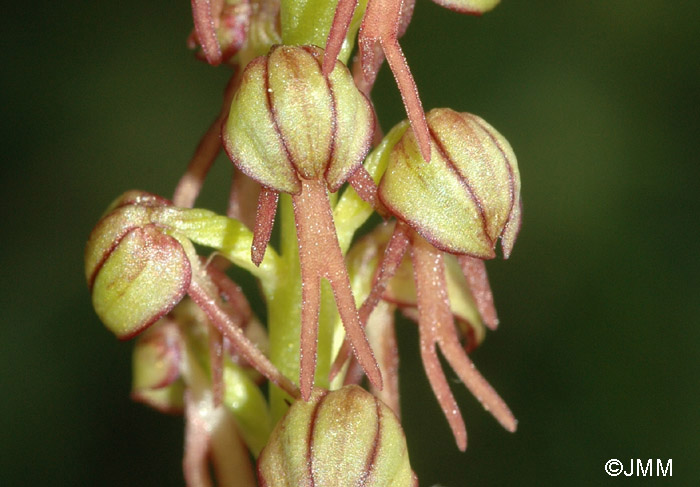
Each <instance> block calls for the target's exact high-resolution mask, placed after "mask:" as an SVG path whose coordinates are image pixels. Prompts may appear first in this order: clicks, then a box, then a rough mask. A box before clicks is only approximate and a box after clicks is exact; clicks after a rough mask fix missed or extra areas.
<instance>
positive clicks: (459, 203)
mask: <svg viewBox="0 0 700 487" xmlns="http://www.w3.org/2000/svg"><path fill="white" fill-rule="evenodd" d="M426 118H427V121H428V126H429V128H430V134H431V140H432V143H431V148H432V149H431V150H432V157H431V162H430V163H425V161H424V160H423V158H422V157H421V154H420V150H419V147H418V144H417V142H416V138H415V136H414V135H413V131H412V130H411V129H408V130H407V131H406V132H405V133H404V135H403V137H402V138H401V139H400V140H399V141H398V142H397V143H396V145H394V147H393V148H392V151H391V154H390V156H389V157H390V158H389V165H388V168H387V170H386V172H385V173H384V176H383V177H382V181H381V183H380V185H379V197H380V199H381V200H382V202H383V203H384V204H385V205H386V206H387V208H389V210H390V211H391V212H392V213H394V214H395V215H396V216H397V217H398V218H400V219H401V220H403V221H405V222H406V223H408V224H409V225H410V226H411V227H412V228H413V229H414V230H415V231H417V232H418V233H419V234H420V235H422V236H423V237H424V238H425V239H426V240H428V241H429V242H430V243H431V244H433V245H434V246H435V247H437V248H439V249H441V250H444V251H446V252H450V253H455V254H466V255H470V256H472V257H478V258H481V259H490V258H493V257H494V256H495V253H494V248H495V246H496V241H497V239H498V238H499V237H500V238H501V242H502V246H503V254H504V256H505V258H508V256H509V255H510V253H511V251H512V249H513V244H514V243H515V238H516V237H517V233H518V230H519V228H520V174H519V172H518V166H517V162H516V159H515V154H514V153H513V150H512V149H511V147H510V144H508V141H507V140H506V139H505V138H504V137H503V136H502V135H501V134H499V133H498V132H497V131H496V129H494V128H493V127H491V126H490V125H489V124H487V123H486V122H485V121H484V120H482V119H481V118H479V117H477V116H476V115H472V114H469V113H457V112H455V111H453V110H450V109H444V108H443V109H434V110H431V111H430V112H429V113H428V114H427V115H426Z"/></svg>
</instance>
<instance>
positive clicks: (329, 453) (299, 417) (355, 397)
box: [258, 386, 417, 487]
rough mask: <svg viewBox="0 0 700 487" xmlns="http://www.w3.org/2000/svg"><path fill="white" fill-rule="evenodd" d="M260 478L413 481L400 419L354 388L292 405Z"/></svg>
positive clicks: (394, 486) (393, 485)
mask: <svg viewBox="0 0 700 487" xmlns="http://www.w3.org/2000/svg"><path fill="white" fill-rule="evenodd" d="M258 478H259V481H260V484H261V485H264V486H266V487H298V486H309V485H314V486H316V487H357V486H364V487H409V486H414V485H416V484H417V482H416V479H415V476H414V475H413V472H412V471H411V466H410V463H409V459H408V451H407V449H406V438H405V437H404V433H403V430H402V429H401V425H400V424H399V421H398V419H397V418H396V416H395V415H394V413H393V412H392V411H391V410H390V409H389V408H388V407H387V406H386V405H385V404H383V403H382V402H380V401H379V400H378V399H377V398H375V397H374V396H372V395H371V394H370V393H369V392H367V391H365V390H364V389H362V388H360V387H358V386H346V387H344V388H342V389H340V390H337V391H332V392H327V391H321V390H317V391H316V393H315V394H314V395H313V397H312V398H311V400H310V401H309V402H304V401H297V402H296V403H294V404H293V405H292V407H291V408H290V409H289V411H288V412H287V415H286V416H285V417H284V418H283V419H282V420H281V421H280V422H279V423H278V425H277V427H276V428H275V430H274V431H273V432H272V436H271V437H270V441H269V442H268V444H267V446H266V447H265V449H264V450H263V452H262V454H261V455H260V459H259V461H258Z"/></svg>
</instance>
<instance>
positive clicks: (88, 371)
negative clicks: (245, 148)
mask: <svg viewBox="0 0 700 487" xmlns="http://www.w3.org/2000/svg"><path fill="white" fill-rule="evenodd" d="M189 8H190V7H189V2H186V1H184V0H181V1H178V2H168V1H165V0H153V1H147V2H144V1H135V0H125V1H122V2H109V3H107V2H79V1H76V0H64V1H62V2H48V1H44V0H39V1H36V2H30V3H28V4H27V3H23V2H22V3H20V2H13V5H12V6H10V7H9V9H8V8H6V9H5V13H4V14H3V16H2V19H0V25H2V32H3V45H4V46H5V47H4V48H3V49H2V54H1V55H2V57H3V60H4V61H3V74H2V77H1V81H0V83H1V86H2V88H1V91H0V92H1V96H2V99H3V102H2V106H3V113H4V115H3V117H2V137H3V141H2V159H3V161H2V165H1V166H0V171H1V174H2V177H1V178H0V185H1V188H2V189H1V190H0V198H2V200H1V203H2V210H3V211H4V213H3V217H2V235H3V238H2V244H1V245H2V251H1V252H0V268H1V269H2V279H1V280H0V286H1V292H0V302H1V303H2V307H1V308H0V309H2V311H3V313H2V319H3V324H2V326H0V439H1V440H2V441H1V442H0V444H1V446H0V483H1V484H2V485H4V486H19V485H54V486H72V485H101V486H127V485H129V486H142V485H143V486H154V485H159V486H179V485H183V480H182V474H181V466H180V465H181V453H182V420H181V418H179V417H166V416H162V415H160V414H158V413H155V412H153V411H151V410H149V409H147V408H146V407H145V406H142V405H139V404H135V403H132V402H131V401H130V399H129V388H130V384H129V383H130V373H131V372H130V354H131V348H132V344H130V343H120V342H118V341H117V340H116V339H114V337H113V336H112V335H111V334H110V333H109V332H108V331H107V330H106V329H104V328H103V326H102V325H101V324H100V323H99V321H98V320H97V317H96V316H95V314H94V312H93V311H92V308H91V304H90V298H89V294H88V291H87V289H86V285H85V282H84V277H83V264H82V253H83V247H84V243H85V241H86V239H87V236H88V234H89V232H90V230H91V228H92V226H93V225H94V224H95V223H96V221H97V219H98V217H99V216H100V214H101V213H102V211H103V210H104V208H105V207H106V206H107V204H108V203H109V202H110V201H111V200H112V199H113V198H114V197H116V196H117V195H119V194H120V193H121V192H123V191H125V190H127V189H131V188H140V189H145V190H148V191H152V192H156V193H160V194H163V195H165V196H170V195H171V194H172V190H173V189H174V186H175V183H176V182H177V180H178V178H179V176H180V174H181V172H182V171H183V170H184V167H185V165H186V164H187V161H188V159H189V157H190V155H191V154H192V152H193V150H194V148H195V146H196V144H197V141H198V140H199V138H200V136H201V135H202V134H203V133H204V131H205V129H206V127H207V126H208V124H209V123H210V122H211V121H212V120H213V118H214V116H215V114H216V113H217V111H218V109H219V106H220V103H221V94H222V90H223V88H224V85H225V82H226V80H227V78H228V76H229V71H228V69H227V68H225V67H221V68H216V69H215V68H211V67H208V66H206V65H204V64H203V63H200V62H197V61H196V60H195V59H194V58H193V55H192V53H190V52H188V51H187V49H186V47H185V38H186V37H187V35H188V33H189V31H190V29H191V20H190V12H189ZM699 14H700V6H698V4H697V3H695V2H652V1H641V2H640V1H639V0H612V1H611V0H570V1H567V2H551V1H543V0H534V1H533V0H531V1H514V0H504V1H503V2H502V4H501V5H500V6H499V7H498V8H496V9H495V10H494V11H493V12H491V13H489V14H487V15H484V16H483V17H482V18H475V17H466V16H461V15H458V14H454V13H451V12H449V11H448V10H445V9H442V8H440V7H438V6H437V5H435V4H433V3H432V2H429V1H428V0H417V6H416V10H415V15H414V21H413V23H412V24H411V27H410V29H409V30H408V33H407V34H406V36H405V37H404V39H403V41H402V44H403V47H404V50H405V53H406V55H407V57H408V60H409V63H410V65H411V68H412V70H413V73H414V75H415V78H416V81H417V83H418V86H419V88H420V92H421V96H422V99H423V103H424V105H425V107H426V109H430V108H433V107H439V106H450V107H452V108H455V109H457V110H460V111H470V112H473V113H476V114H478V115H480V116H482V117H483V118H484V119H486V120H487V121H488V122H490V123H491V124H492V125H494V126H495V127H496V128H497V129H498V130H499V131H500V132H502V133H503V134H504V135H505V136H506V137H507V138H508V139H509V141H510V142H511V144H512V146H513V147H514V149H515V152H516V154H517V156H518V160H519V164H520V170H521V173H522V181H523V198H524V226H523V230H522V232H521V234H520V238H519V241H518V243H517V245H516V247H515V251H514V253H513V256H512V257H511V259H510V260H509V261H500V260H499V261H493V262H491V263H489V267H488V268H489V272H490V275H491V281H492V286H493V288H494V292H495V296H496V304H497V306H498V310H499V314H500V318H501V327H500V329H499V330H498V331H497V332H495V333H489V335H488V337H487V340H486V342H485V343H484V344H483V346H482V347H481V348H480V349H478V350H477V351H476V352H474V354H473V359H474V361H475V362H476V364H477V365H478V367H479V369H480V370H481V372H482V373H483V374H484V375H485V376H486V377H487V378H488V379H489V381H490V382H491V383H492V384H493V385H494V387H495V388H496V389H497V390H498V391H499V392H500V393H501V394H502V396H503V397H504V398H505V399H506V401H507V402H508V403H509V405H510V406H511V408H512V409H513V411H514V412H515V414H516V416H517V417H518V419H519V421H520V423H519V430H518V432H517V433H516V434H514V435H511V434H509V433H507V432H505V431H503V430H502V429H501V428H500V427H499V426H498V424H497V423H496V422H495V421H494V420H493V419H492V418H491V417H490V416H489V415H488V414H487V413H485V412H484V411H483V410H482V409H481V407H480V406H479V405H478V403H477V402H476V400H475V399H474V398H472V397H471V396H470V395H469V394H468V393H467V391H466V390H465V388H464V387H462V386H460V385H459V384H457V383H456V380H455V384H454V387H453V389H454V392H455V394H456V396H457V399H458V401H459V403H460V405H461V406H462V411H463V414H464V416H465V420H466V423H467V429H468V432H469V448H468V449H467V451H466V453H460V452H459V451H458V450H457V449H456V447H455V446H454V441H453V439H452V437H451V434H450V432H449V430H448V427H447V423H446V421H445V420H444V418H443V417H442V414H441V413H440V410H439V407H438V405H437V403H436V401H435V400H434V399H433V397H432V394H431V393H430V389H429V386H428V383H427V381H426V379H425V377H424V374H423V372H422V369H421V367H420V361H419V358H418V346H417V332H416V329H415V326H413V325H411V324H410V323H408V322H402V323H401V325H400V327H399V328H400V339H401V352H400V353H401V357H402V362H401V367H402V369H401V374H402V377H403V380H402V384H401V386H402V388H403V405H404V424H405V429H406V432H407V435H408V442H409V447H410V452H411V456H412V465H413V468H414V469H415V470H416V472H417V473H418V475H419V477H420V479H421V485H422V486H433V485H438V484H439V485H441V486H450V487H461V486H467V485H469V486H501V485H528V486H530V485H533V486H534V485H537V486H540V485H582V486H583V485H586V486H588V485H619V484H620V483H621V482H624V483H626V484H630V483H640V484H642V483H643V484H644V485H697V482H698V481H699V480H700V444H699V438H700V384H699V381H698V375H699V373H700V352H699V351H698V345H699V343H700V327H699V326H698V325H699V324H700V323H699V321H700V320H699V316H698V315H699V314H700V296H699V292H700V278H699V276H700V257H699V256H698V253H697V250H694V249H697V242H698V238H699V237H700V232H699V225H698V215H700V194H699V191H698V186H699V183H700V177H699V176H700V171H698V167H697V166H698V163H699V161H698V153H700V150H699V149H700V147H699V145H700V144H698V134H700V117H699V116H698V109H699V108H700V62H698V53H700V36H699V35H698V25H700V24H699V21H700V15H699ZM374 99H375V101H376V102H377V105H378V108H379V115H380V118H381V121H382V125H383V127H384V128H385V129H388V128H389V127H390V126H392V125H393V124H394V123H396V122H398V121H399V120H401V119H402V118H404V112H403V108H402V106H401V103H400V98H399V95H398V92H397V90H396V87H395V85H394V82H393V79H392V78H391V75H390V74H389V73H388V72H387V71H386V69H384V70H383V71H382V73H381V76H380V79H379V82H378V86H377V88H376V91H375V94H374ZM229 174H230V163H228V162H227V161H225V160H223V159H222V160H220V161H219V163H218V164H217V166H216V167H215V169H214V172H213V174H212V175H211V177H210V179H209V182H208V183H207V185H206V186H205V188H204V196H203V197H202V198H201V200H200V202H199V204H200V205H202V206H207V207H209V208H212V209H215V210H218V211H223V210H224V208H225V203H226V197H227V196H226V191H227V185H228V178H229ZM694 242H695V243H694ZM450 377H451V378H453V379H454V376H450ZM610 458H617V459H620V460H622V461H623V462H624V463H626V464H628V463H629V460H630V459H637V458H641V459H648V458H651V459H657V458H659V459H663V460H664V461H666V460H667V459H673V477H672V478H661V479H659V478H647V479H635V478H625V480H622V479H621V478H611V477H608V476H607V475H606V474H605V473H604V471H603V465H604V464H605V462H606V461H607V460H608V459H610ZM642 480H643V481H642Z"/></svg>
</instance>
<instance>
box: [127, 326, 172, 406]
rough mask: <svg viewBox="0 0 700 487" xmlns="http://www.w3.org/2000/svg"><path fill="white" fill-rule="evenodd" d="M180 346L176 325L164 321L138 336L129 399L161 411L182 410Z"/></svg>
mask: <svg viewBox="0 0 700 487" xmlns="http://www.w3.org/2000/svg"><path fill="white" fill-rule="evenodd" d="M183 347H184V344H183V342H182V337H181V335H180V330H179V328H178V326H177V324H176V323H175V322H173V321H171V320H168V319H167V318H164V319H163V320H161V321H159V322H158V323H157V324H156V325H155V326H154V327H152V328H151V329H149V330H148V331H147V332H146V333H145V334H143V335H141V336H140V337H139V339H138V341H137V342H136V346H135V347H134V353H133V359H132V364H133V365H132V374H133V380H132V386H131V397H132V399H134V400H135V401H139V402H142V403H144V404H147V405H149V406H151V407H153V408H155V409H158V410H159V411H163V412H180V411H182V409H183V407H184V397H183V394H184V387H185V386H184V381H183V380H182V377H181V365H182V364H181V363H182V360H183V353H184V350H183Z"/></svg>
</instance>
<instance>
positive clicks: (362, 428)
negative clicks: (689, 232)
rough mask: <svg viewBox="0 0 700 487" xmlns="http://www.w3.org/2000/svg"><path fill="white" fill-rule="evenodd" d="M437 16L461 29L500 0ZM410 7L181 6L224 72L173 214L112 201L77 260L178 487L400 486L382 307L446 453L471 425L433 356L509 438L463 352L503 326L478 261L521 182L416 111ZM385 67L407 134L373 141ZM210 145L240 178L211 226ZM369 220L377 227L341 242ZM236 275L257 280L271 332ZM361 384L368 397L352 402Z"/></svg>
mask: <svg viewBox="0 0 700 487" xmlns="http://www.w3.org/2000/svg"><path fill="white" fill-rule="evenodd" d="M434 1H435V2H436V3H438V4H440V5H443V6H446V7H448V8H450V9H453V10H455V11H459V12H463V13H470V14H481V13H483V12H486V11H487V10H490V9H491V8H493V7H494V6H495V5H496V4H497V3H498V0H434ZM413 7H414V0H339V1H338V2H326V1H320V0H192V12H193V19H194V30H193V32H192V34H191V35H190V37H189V39H188V44H189V45H190V47H192V48H193V49H195V50H196V53H197V57H199V58H200V59H202V60H204V61H206V62H208V63H209V64H211V65H218V64H222V63H224V64H230V65H232V66H233V67H234V74H233V76H232V78H231V81H230V82H229V83H228V85H227V88H226V90H225V94H224V102H223V106H222V109H221V112H220V114H219V115H218V116H217V117H216V119H215V121H214V122H213V124H212V125H211V127H209V129H208V130H207V131H206V133H205V134H204V136H203V137H202V140H201V142H200V144H199V146H198V147H197V150H196V151H195V154H194V156H193V157H192V159H191V162H190V164H189V166H188V168H187V171H186V172H185V174H184V175H183V176H182V178H181V179H180V182H179V183H178V185H177V187H176V189H175V192H174V195H173V197H172V200H168V199H166V198H163V197H161V196H157V195H154V194H151V193H147V192H145V191H129V192H127V193H125V194H123V195H122V196H120V197H119V198H117V200H115V201H114V202H113V203H112V204H111V205H110V206H109V208H108V209H107V211H106V212H105V214H104V215H103V216H102V217H101V219H100V220H99V222H98V223H97V225H96V227H95V228H94V229H93V231H92V233H91V235H90V238H89V241H88V244H87V247H86V251H85V269H86V279H87V282H88V287H89V288H90V291H91V293H92V299H93V305H94V307H95V310H96V312H97V314H98V316H99V317H100V319H101V320H102V321H103V323H104V324H105V325H106V326H107V328H108V329H109V330H110V331H112V332H113V333H114V334H115V335H116V336H117V337H118V338H120V339H128V338H132V337H137V340H138V341H137V345H136V348H135V351H134V364H133V365H134V369H133V374H134V381H133V390H132V397H133V398H134V399H135V400H138V401H141V402H144V403H146V404H148V405H150V406H152V407H154V408H156V409H158V410H161V411H164V412H173V413H178V412H184V415H185V419H186V428H185V456H184V461H183V466H184V473H185V480H186V482H187V484H188V485H189V486H208V485H211V483H212V480H211V472H212V471H213V472H215V474H216V480H217V485H222V486H223V485H232V486H235V485H246V486H247V485H256V475H255V474H254V472H253V468H252V465H251V463H250V461H249V457H248V456H249V454H252V455H253V456H254V457H256V458H258V468H257V482H258V485H263V486H273V485H274V486H277V485H280V486H297V485H317V486H330V485H340V486H345V485H348V486H350V485H366V486H389V485H392V486H412V485H417V478H416V476H415V474H414V473H413V472H412V471H411V468H410V464H409V462H408V450H407V448H406V443H405V438H404V435H403V431H402V429H401V426H400V423H399V419H398V418H399V417H400V401H399V386H398V350H397V344H396V337H395V330H394V315H395V311H396V310H400V311H401V312H402V313H403V314H404V315H405V316H406V317H408V318H409V319H411V320H413V321H416V322H417V324H418V331H419V337H420V355H421V360H422V362H423V366H424V368H425V371H426V374H427V377H428V380H429V382H430V385H431V387H432V389H433V392H434V393H435V396H436V398H437V400H438V403H439V404H440V406H441V408H442V409H443V412H444V413H445V416H446V417H447V421H448V423H449V425H450V427H451V429H452V431H453V434H454V437H455V440H456V443H457V446H458V447H459V448H460V449H461V450H464V449H465V448H466V446H467V434H466V428H465V425H464V421H463V419H462V416H461V414H460V412H459V408H458V406H457V403H456V401H455V399H454V397H453V395H452V392H451V391H450V387H449V385H448V381H447V378H446V377H445V374H444V372H443V370H442V366H441V364H440V360H439V357H438V352H437V350H438V349H439V350H440V352H441V353H442V354H443V356H444V357H445V359H446V361H447V363H448V364H449V365H450V366H451V367H452V369H453V370H454V372H455V373H456V375H457V377H459V379H460V380H461V381H462V382H463V383H464V384H465V385H466V387H467V388H468V389H469V390H470V391H471V392H472V393H473V394H474V395H475V396H476V397H477V399H478V400H479V401H480V402H481V403H482V405H483V406H484V408H485V409H487V410H488V411H490V412H491V414H493V416H494V417H495V418H496V419H497V420H498V421H499V422H500V423H501V424H502V425H503V426H504V428H506V429H507V430H508V431H515V429H516V424H517V423H516V420H515V418H514V416H513V415H512V413H511V412H510V410H509V409H508V407H507V406H506V404H505V403H504V401H503V400H502V399H501V398H500V396H499V395H498V394H497V393H496V392H495V391H494V390H493V388H492V387H491V386H490V385H489V384H488V382H487V381H486V380H485V379H484V377H483V376H482V375H481V374H479V372H478V371H477V370H476V368H475V367H474V364H473V362H472V361H471V359H470V358H469V355H468V353H469V352H470V351H471V350H473V349H474V348H475V347H476V346H477V345H478V344H479V343H481V341H482V340H483V338H484V334H485V331H484V329H485V327H486V328H489V329H495V328H496V326H497V324H498V318H497V315H496V311H495V307H494V303H493V296H492V293H491V288H490V285H489V282H488V278H487V275H486V269H485V266H484V260H485V259H491V258H493V257H495V248H496V244H497V241H498V240H499V239H500V240H501V245H502V249H503V255H504V257H505V258H508V256H509V255H510V253H511V251H512V249H513V244H514V242H515V239H516V236H517V234H518V231H519V229H520V221H521V216H520V212H521V200H520V176H519V172H518V167H517V163H516V159H515V155H514V154H513V151H512V149H511V147H510V145H509V144H508V142H507V141H506V139H505V138H504V137H503V136H502V135H501V134H500V133H498V132H497V131H496V129H494V128H493V127H492V126H491V125H489V124H488V123H487V122H485V121H484V120H482V119H481V118H479V117H478V116H476V115H472V114H469V113H460V112H456V111H453V110H450V109H446V108H442V109H433V110H430V111H429V112H428V113H427V114H425V113H424V110H423V106H422V104H421V101H420V98H419V96H418V90H417V88H416V84H415V82H414V81H413V77H412V75H411V72H410V70H409V68H408V64H407V62H406V59H405V57H404V56H403V54H402V52H401V48H400V46H399V43H398V39H399V37H401V36H402V35H403V34H404V33H405V31H406V29H407V27H408V25H409V22H410V19H411V16H412V13H413ZM356 35H357V38H358V39H357V40H358V42H357V43H358V54H357V56H356V59H355V62H354V64H353V65H352V69H348V67H347V66H346V64H345V63H346V62H347V60H348V58H349V55H350V52H351V50H352V46H353V45H354V40H355V37H356ZM321 46H324V47H325V50H324V48H323V47H321ZM384 59H386V60H387V61H388V65H389V67H390V69H391V71H392V72H393V74H394V77H395V79H396V82H397V85H398V87H399V91H400V93H401V96H402V99H403V101H404V105H405V107H406V112H407V114H408V120H407V121H404V122H401V123H399V124H398V125H396V126H395V127H394V128H393V129H391V130H390V131H389V132H388V133H387V134H386V136H385V137H383V138H382V137H381V135H380V134H381V132H380V129H379V127H378V122H377V117H376V114H375V112H374V108H373V105H372V103H371V101H370V100H371V91H372V86H373V84H374V81H375V79H376V76H377V72H378V70H379V68H380V67H381V65H382V63H383V60H384ZM222 149H223V150H225V152H226V154H227V155H228V157H229V158H230V159H231V161H232V162H233V165H234V168H235V169H234V174H233V179H232V184H231V192H230V197H229V207H228V212H227V215H226V216H223V215H217V214H215V213H213V212H211V211H209V210H205V209H195V208H193V206H194V204H195V201H196V199H197V196H198V194H199V192H200V190H201V188H202V184H203V181H204V179H205V177H206V175H207V173H208V171H209V168H210V167H211V165H212V164H213V162H214V160H215V159H216V157H217V156H218V154H219V153H220V152H221V151H222ZM346 183H347V184H346ZM373 213H377V214H379V215H380V216H381V217H382V219H383V220H384V221H383V222H382V223H380V224H378V225H377V226H376V227H375V228H374V229H373V230H370V231H369V232H368V233H366V234H365V235H364V236H362V237H358V238H354V237H356V235H355V234H356V232H357V231H358V229H359V228H360V227H361V226H362V225H363V224H364V223H365V222H366V221H367V220H368V218H369V217H370V216H371V215H372V214H373ZM278 214H279V215H278ZM276 220H277V221H278V224H279V244H278V245H275V246H273V245H271V243H270V242H271V241H274V240H276V239H273V238H272V236H273V233H274V232H273V230H274V224H275V221H276ZM205 248H208V249H211V251H212V252H211V253H210V254H209V255H206V253H205V254H204V255H202V253H203V251H204V249H205ZM231 265H234V266H237V267H240V268H242V269H243V270H245V271H247V272H249V273H250V274H251V275H252V276H253V277H255V278H256V279H257V280H258V282H259V284H260V290H261V292H262V294H263V296H264V299H265V302H266V304H267V323H266V326H265V325H263V324H262V323H261V321H260V319H259V317H258V316H257V314H256V312H255V310H254V309H252V308H251V306H250V304H249V302H248V296H247V294H246V290H245V289H241V288H240V287H239V286H238V285H237V284H236V283H235V282H234V280H232V278H231V277H230V276H229V274H228V273H227V269H228V267H229V266H231ZM326 283H327V284H328V285H326ZM365 376H366V377H367V379H368V383H369V384H368V385H369V388H370V392H371V393H370V392H367V391H365V390H363V389H360V388H359V387H358V384H361V383H362V380H363V378H364V377H365ZM265 381H267V383H269V384H270V389H269V395H268V397H266V396H265V395H264V394H263V392H262V390H261V388H260V386H261V385H262V384H263V383H265ZM329 391H330V392H329ZM290 405H291V407H290ZM275 424H277V426H276V427H274V425H275ZM273 427H274V430H273ZM210 462H211V465H212V466H214V467H215V468H214V469H213V470H212V469H210Z"/></svg>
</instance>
